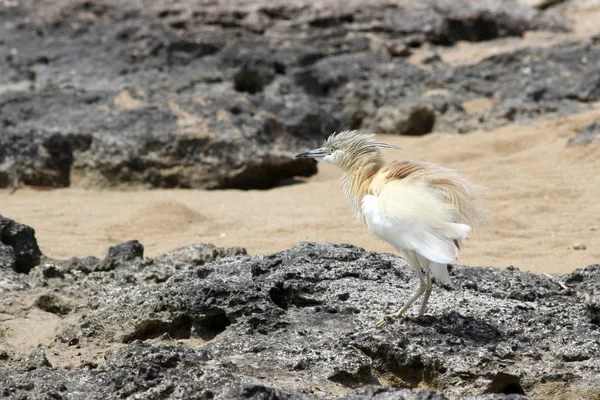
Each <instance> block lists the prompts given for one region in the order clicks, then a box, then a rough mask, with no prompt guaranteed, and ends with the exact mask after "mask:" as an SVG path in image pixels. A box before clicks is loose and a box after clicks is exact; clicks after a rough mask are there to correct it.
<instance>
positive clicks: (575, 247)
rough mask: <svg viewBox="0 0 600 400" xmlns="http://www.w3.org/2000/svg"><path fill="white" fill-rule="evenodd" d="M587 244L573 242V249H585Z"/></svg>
mask: <svg viewBox="0 0 600 400" xmlns="http://www.w3.org/2000/svg"><path fill="white" fill-rule="evenodd" d="M585 249H586V247H585V244H584V243H573V250H585Z"/></svg>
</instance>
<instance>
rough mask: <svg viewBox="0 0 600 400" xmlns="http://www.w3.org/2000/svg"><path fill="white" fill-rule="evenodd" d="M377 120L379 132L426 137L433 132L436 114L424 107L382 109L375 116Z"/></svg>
mask: <svg viewBox="0 0 600 400" xmlns="http://www.w3.org/2000/svg"><path fill="white" fill-rule="evenodd" d="M406 108H408V110H407V109H406ZM375 120H377V121H378V125H377V126H378V128H377V132H381V133H398V134H401V135H424V134H426V133H429V132H431V131H432V130H433V126H434V124H435V113H434V111H433V110H432V109H430V108H428V107H424V106H412V107H402V108H400V109H397V108H391V107H381V108H380V109H379V110H378V111H377V114H376V115H375Z"/></svg>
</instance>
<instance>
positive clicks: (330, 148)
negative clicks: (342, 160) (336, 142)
mask: <svg viewBox="0 0 600 400" xmlns="http://www.w3.org/2000/svg"><path fill="white" fill-rule="evenodd" d="M334 151H335V149H334V148H333V147H331V146H327V154H333V152H334Z"/></svg>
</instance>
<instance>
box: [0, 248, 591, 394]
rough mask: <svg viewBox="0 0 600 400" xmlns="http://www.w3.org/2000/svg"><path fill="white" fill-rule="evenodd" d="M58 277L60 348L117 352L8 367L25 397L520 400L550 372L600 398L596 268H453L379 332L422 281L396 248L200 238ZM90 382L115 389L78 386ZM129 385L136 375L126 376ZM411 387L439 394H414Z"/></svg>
mask: <svg viewBox="0 0 600 400" xmlns="http://www.w3.org/2000/svg"><path fill="white" fill-rule="evenodd" d="M220 257H224V258H220ZM213 258H216V259H215V260H214V261H211V260H212V259H213ZM39 268H40V267H36V270H37V269H39ZM64 274H65V276H64V278H63V279H47V280H46V281H45V285H47V289H50V290H53V291H56V290H60V292H61V293H81V294H83V295H84V296H85V298H87V299H88V300H87V304H85V307H84V309H85V310H86V312H85V314H82V315H81V317H80V320H79V321H77V322H75V323H74V324H73V325H71V326H70V327H68V328H66V329H65V330H63V331H62V332H60V333H59V334H58V335H57V337H56V340H55V341H54V342H53V343H52V344H51V348H52V349H53V351H57V352H61V351H63V349H67V348H69V343H77V346H80V347H81V348H82V349H87V348H90V346H91V347H92V348H93V347H94V346H97V345H98V344H99V343H103V344H105V345H107V346H112V345H113V344H114V345H116V347H115V348H114V349H113V350H111V351H110V352H109V354H108V355H107V356H106V362H105V363H102V364H100V365H99V366H98V367H97V368H93V369H76V370H72V371H70V372H68V373H66V374H65V373H64V372H63V371H62V370H61V369H60V368H59V369H57V370H56V372H55V375H48V373H49V372H44V374H46V375H44V377H43V378H42V377H37V376H34V375H28V374H22V373H19V372H14V371H12V370H6V371H4V372H0V385H2V387H5V388H8V389H7V390H8V391H9V392H10V393H11V396H14V397H17V396H18V395H21V394H25V393H29V394H30V395H31V394H32V393H34V392H32V390H34V389H23V388H19V387H20V386H19V385H21V383H20V382H25V381H30V382H31V381H33V382H38V379H45V380H44V382H45V383H44V384H43V386H40V387H43V388H44V390H58V388H59V387H60V385H65V387H68V388H69V389H68V391H69V392H70V391H75V390H79V391H81V393H95V392H97V393H101V394H102V395H103V396H104V397H114V396H123V395H127V394H131V393H146V392H148V393H158V392H160V393H165V392H163V390H168V388H169V387H174V388H178V389H177V391H176V392H173V393H177V395H172V397H174V398H185V397H186V396H188V395H189V394H190V393H210V394H211V395H212V396H215V397H220V396H226V395H227V394H228V393H229V394H231V397H232V398H263V397H268V396H271V397H270V398H285V399H287V398H299V397H298V396H300V397H302V396H304V398H306V397H307V396H308V397H309V398H312V397H324V396H328V395H332V393H347V395H346V398H349V399H350V398H361V399H362V398H365V399H366V398H377V399H378V398H408V399H410V398H417V399H418V398H422V397H418V396H430V397H428V398H440V399H443V398H462V397H461V396H471V397H465V398H473V399H475V398H487V399H502V398H514V399H520V398H526V397H525V396H522V394H527V395H530V396H532V397H543V398H547V397H552V396H546V394H547V392H546V390H547V387H548V386H547V385H548V382H559V383H560V385H561V388H563V389H561V393H562V394H565V393H579V396H584V397H586V396H587V397H591V398H593V396H595V394H597V393H599V392H600V387H599V386H598V383H599V382H597V380H595V377H596V376H597V375H598V373H599V372H600V370H599V369H598V368H599V367H598V365H600V363H598V360H599V359H600V341H599V337H598V330H597V326H598V325H597V324H598V322H597V321H598V312H597V310H598V309H599V308H598V307H597V302H595V301H596V300H594V299H596V296H597V295H598V293H600V286H599V282H600V279H599V277H600V276H599V274H600V268H598V266H590V267H588V268H586V269H583V270H578V271H576V272H574V273H573V274H567V275H562V276H556V277H554V278H555V280H557V282H561V283H563V285H562V286H561V285H558V284H556V282H555V281H553V280H550V279H548V278H546V277H544V276H540V275H535V274H531V273H526V272H521V271H519V270H518V269H516V268H513V269H512V270H500V269H496V268H491V267H488V268H483V267H482V268H469V267H463V266H456V265H454V266H452V268H451V271H450V274H451V276H452V278H453V280H454V282H455V285H456V286H457V288H458V289H451V288H450V287H448V286H446V285H443V286H436V287H435V288H434V292H433V294H432V297H431V299H430V308H429V310H430V311H429V313H428V314H427V315H425V316H424V317H421V318H410V319H405V320H402V321H396V322H393V323H391V324H389V325H386V326H385V327H384V328H382V329H375V328H374V327H373V324H374V323H375V321H376V320H377V319H378V318H379V317H380V316H381V315H383V314H385V313H389V312H390V311H392V310H394V309H396V308H397V307H398V306H399V305H400V304H401V303H402V302H403V301H405V300H406V299H407V298H408V297H409V296H410V295H411V294H412V293H413V291H414V290H415V288H416V286H417V284H418V283H417V279H416V277H415V274H414V272H413V271H411V270H410V268H408V266H407V264H406V262H405V261H404V260H403V259H402V258H400V257H397V256H393V255H390V254H376V253H370V252H367V251H364V250H363V249H360V248H358V247H354V246H351V245H333V244H327V243H301V244H300V245H298V246H297V247H295V248H292V249H290V250H286V251H283V252H280V253H277V254H271V255H264V256H254V257H248V256H246V255H245V253H244V252H243V251H242V250H239V249H235V248H233V249H229V250H225V249H218V248H215V247H213V246H209V245H195V246H189V247H187V248H183V249H179V250H175V251H173V252H170V253H168V254H165V255H163V256H160V257H157V258H156V259H148V258H146V259H144V260H141V259H134V260H132V261H130V262H128V263H123V264H122V265H120V266H119V268H116V269H114V270H111V271H95V272H90V273H87V274H85V273H81V272H79V271H78V270H77V269H71V270H68V269H65V272H64ZM473 283H476V285H473ZM32 290H33V289H32ZM586 296H587V297H586ZM582 298H583V299H584V300H583V301H582ZM585 298H589V300H588V301H586V300H585ZM411 312H415V310H411ZM165 338H172V339H174V340H176V342H174V341H168V340H164V339H165ZM188 340H191V341H192V342H193V343H197V342H198V341H202V342H203V344H202V347H200V348H198V347H194V348H190V347H189V346H188V345H187V343H188V342H187V341H188ZM542 360H543V362H542ZM257 366H258V367H257ZM32 373H33V372H31V374H32ZM91 377H94V379H92V378H91ZM90 380H94V381H99V380H101V381H102V382H108V383H107V384H106V385H104V386H103V387H102V388H99V387H95V386H93V385H92V386H89V387H86V388H83V387H81V386H79V384H78V383H77V382H83V381H86V382H89V381H90ZM124 381H127V382H131V383H130V384H128V385H117V383H116V382H124ZM381 385H386V386H390V385H393V386H401V387H404V388H406V389H404V390H403V391H402V390H399V389H384V388H382V387H381ZM35 387H36V389H35V390H41V389H37V388H38V384H37V383H36V386H35ZM417 387H418V388H420V389H426V388H431V389H433V388H435V389H436V390H439V391H440V392H427V391H423V392H418V391H413V390H410V389H415V388H417ZM152 388H156V389H152ZM155 390H156V391H155ZM579 390H583V392H578V391H579ZM194 391H195V392H194ZM311 391H312V392H311ZM582 393H583V394H582ZM236 396H237V397H236ZM414 396H417V397H414ZM519 396H521V397H519Z"/></svg>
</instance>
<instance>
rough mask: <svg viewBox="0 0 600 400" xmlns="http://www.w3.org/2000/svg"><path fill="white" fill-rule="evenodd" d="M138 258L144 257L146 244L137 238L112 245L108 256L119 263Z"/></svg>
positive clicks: (107, 257) (108, 258)
mask: <svg viewBox="0 0 600 400" xmlns="http://www.w3.org/2000/svg"><path fill="white" fill-rule="evenodd" d="M136 258H144V246H143V245H142V244H141V243H140V242H138V241H137V240H130V241H127V242H125V243H121V244H118V245H116V246H112V247H110V248H109V249H108V255H107V256H106V259H107V260H111V261H115V262H118V263H121V262H128V261H132V260H135V259H136Z"/></svg>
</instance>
